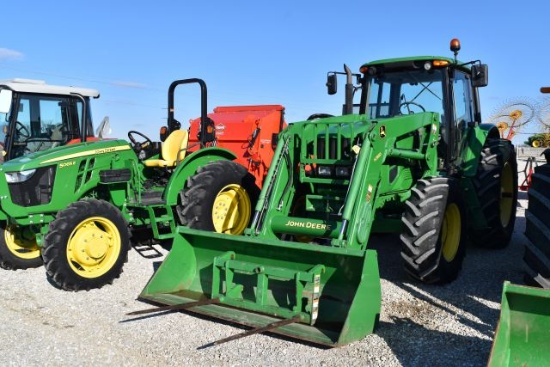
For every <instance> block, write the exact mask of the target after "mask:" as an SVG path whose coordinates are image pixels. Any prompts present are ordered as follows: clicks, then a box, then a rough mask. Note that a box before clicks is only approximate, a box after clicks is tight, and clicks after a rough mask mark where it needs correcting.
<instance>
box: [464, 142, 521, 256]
mask: <svg viewBox="0 0 550 367" xmlns="http://www.w3.org/2000/svg"><path fill="white" fill-rule="evenodd" d="M473 183H474V187H475V191H476V193H477V196H478V199H479V203H480V205H481V211H482V213H483V215H484V216H485V218H486V220H487V226H488V228H485V229H483V230H471V231H470V239H471V241H472V242H473V243H474V244H475V245H477V246H479V247H484V248H489V249H501V248H505V247H506V246H508V243H509V242H510V239H511V237H512V233H513V232H514V224H515V222H516V206H517V197H518V172H517V161H516V153H515V152H514V147H513V145H512V143H511V142H510V141H508V140H505V139H490V140H488V142H487V143H486V145H485V147H484V148H483V150H482V152H481V159H480V162H479V166H478V170H477V175H476V177H475V179H474V181H473Z"/></svg>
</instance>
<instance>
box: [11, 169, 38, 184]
mask: <svg viewBox="0 0 550 367" xmlns="http://www.w3.org/2000/svg"><path fill="white" fill-rule="evenodd" d="M35 172H36V170H35V169H29V170H26V171H18V172H6V181H8V183H20V182H25V181H27V180H29V179H30V178H31V177H32V175H34V173H35Z"/></svg>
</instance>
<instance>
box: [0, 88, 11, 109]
mask: <svg viewBox="0 0 550 367" xmlns="http://www.w3.org/2000/svg"><path fill="white" fill-rule="evenodd" d="M12 95H13V92H12V91H11V90H9V89H0V113H8V112H10V107H11V98H12Z"/></svg>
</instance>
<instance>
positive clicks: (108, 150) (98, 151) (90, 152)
mask: <svg viewBox="0 0 550 367" xmlns="http://www.w3.org/2000/svg"><path fill="white" fill-rule="evenodd" d="M129 149H130V146H129V145H122V146H119V147H113V148H103V149H91V150H86V151H84V152H79V153H75V154H69V155H64V156H62V157H58V158H52V159H48V160H47V161H44V162H42V163H41V164H44V163H54V162H59V161H64V160H66V159H72V158H79V157H85V156H87V155H98V154H105V153H111V152H116V151H121V150H129Z"/></svg>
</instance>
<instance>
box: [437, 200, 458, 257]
mask: <svg viewBox="0 0 550 367" xmlns="http://www.w3.org/2000/svg"><path fill="white" fill-rule="evenodd" d="M461 221H462V218H461V217H460V209H459V208H458V205H456V204H454V203H452V204H450V205H448V206H447V209H445V216H444V217H443V228H441V246H442V249H441V251H442V254H443V258H444V259H445V260H446V261H447V262H451V261H453V260H454V258H455V256H456V253H457V252H458V247H459V246H460V236H461V233H460V232H461V230H462V222H461Z"/></svg>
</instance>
